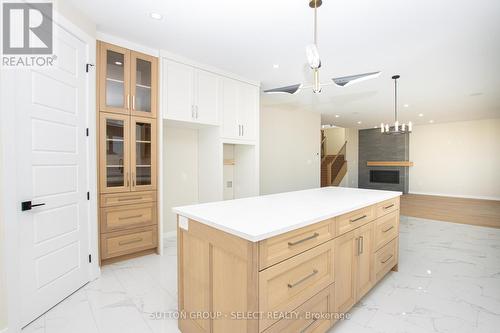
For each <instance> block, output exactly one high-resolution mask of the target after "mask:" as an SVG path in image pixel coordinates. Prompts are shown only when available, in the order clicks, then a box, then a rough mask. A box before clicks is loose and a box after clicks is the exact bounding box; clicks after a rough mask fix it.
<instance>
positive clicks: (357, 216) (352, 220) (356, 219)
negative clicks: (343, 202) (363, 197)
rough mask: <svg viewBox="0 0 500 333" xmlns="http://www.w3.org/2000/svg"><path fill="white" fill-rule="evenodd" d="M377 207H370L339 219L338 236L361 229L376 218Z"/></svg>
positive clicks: (337, 223)
mask: <svg viewBox="0 0 500 333" xmlns="http://www.w3.org/2000/svg"><path fill="white" fill-rule="evenodd" d="M374 208H375V207H373V206H368V207H365V208H361V209H358V210H355V211H352V212H350V213H347V214H344V215H341V216H339V217H337V222H336V225H337V236H340V235H342V234H345V233H346V232H349V231H351V230H354V229H356V228H359V227H361V226H362V225H365V224H367V223H368V222H370V221H373V219H374V218H375V209H374Z"/></svg>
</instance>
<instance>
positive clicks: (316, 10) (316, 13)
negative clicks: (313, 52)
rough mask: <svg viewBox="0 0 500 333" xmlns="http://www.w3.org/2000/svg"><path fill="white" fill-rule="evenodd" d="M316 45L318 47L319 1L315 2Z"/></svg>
mask: <svg viewBox="0 0 500 333" xmlns="http://www.w3.org/2000/svg"><path fill="white" fill-rule="evenodd" d="M314 44H316V46H318V5H317V0H314Z"/></svg>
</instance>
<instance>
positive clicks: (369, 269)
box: [335, 223, 375, 313]
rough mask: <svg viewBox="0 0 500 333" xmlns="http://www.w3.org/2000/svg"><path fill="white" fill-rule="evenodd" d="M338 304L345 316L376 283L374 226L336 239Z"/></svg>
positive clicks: (368, 226)
mask: <svg viewBox="0 0 500 333" xmlns="http://www.w3.org/2000/svg"><path fill="white" fill-rule="evenodd" d="M335 260H336V263H335V265H336V266H335V282H336V285H337V288H338V290H337V292H336V293H335V304H336V305H337V312H339V313H345V312H347V311H349V310H350V309H351V307H352V306H353V305H354V304H355V303H356V302H358V301H359V300H360V299H361V298H362V297H363V296H364V295H365V294H366V293H367V292H368V291H369V290H370V289H371V288H372V287H373V285H374V284H375V276H374V271H373V267H374V263H373V223H368V224H366V225H364V226H362V227H360V228H358V229H356V230H353V231H350V232H348V233H346V234H344V235H342V236H340V237H339V238H337V239H335Z"/></svg>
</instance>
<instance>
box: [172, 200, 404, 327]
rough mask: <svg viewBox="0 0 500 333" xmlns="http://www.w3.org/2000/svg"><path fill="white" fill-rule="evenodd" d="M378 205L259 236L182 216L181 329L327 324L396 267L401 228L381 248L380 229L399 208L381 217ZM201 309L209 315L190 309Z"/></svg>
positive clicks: (395, 219)
mask: <svg viewBox="0 0 500 333" xmlns="http://www.w3.org/2000/svg"><path fill="white" fill-rule="evenodd" d="M398 203H399V201H397V202H396V203H395V204H398ZM390 204H392V203H390ZM384 205H385V206H387V204H386V203H384ZM379 207H382V208H383V205H382V206H381V205H380V204H375V205H372V206H369V207H365V208H362V209H359V210H356V211H353V212H350V213H347V214H344V215H341V216H338V217H335V218H331V219H328V220H324V221H321V222H318V223H315V224H312V225H310V226H307V227H303V228H300V229H296V230H292V231H289V232H287V233H284V234H281V235H278V236H275V237H271V238H268V239H265V240H262V241H259V242H250V241H247V240H245V239H242V238H239V237H237V236H234V235H231V234H229V233H226V232H223V231H220V230H218V229H215V228H212V227H209V226H207V225H205V224H203V223H200V222H197V221H194V220H188V221H187V225H186V224H185V223H183V227H182V228H181V227H179V228H178V253H179V259H178V260H179V261H178V265H179V266H178V283H179V311H181V313H183V314H185V316H184V317H183V318H181V319H180V320H179V329H180V331H181V332H183V333H188V332H189V333H193V332H194V333H209V332H211V333H232V332H241V333H245V332H246V333H275V332H290V333H292V332H293V333H296V332H315V333H325V332H327V331H328V330H329V329H330V327H331V326H332V325H333V324H334V323H335V322H336V319H338V318H339V316H342V314H343V313H346V312H348V311H349V310H350V309H351V308H352V306H353V305H354V304H356V303H357V302H358V301H359V300H360V299H361V298H362V297H363V296H364V295H365V294H366V293H367V292H368V291H369V290H371V289H372V288H373V286H374V285H375V283H377V282H378V281H380V279H382V278H383V277H384V276H385V275H386V274H387V273H388V272H389V271H390V270H391V269H392V270H395V269H397V264H398V254H399V251H398V239H399V238H398V234H397V233H392V232H391V235H392V236H391V237H392V238H390V239H386V238H384V245H382V246H381V247H380V248H378V247H377V246H378V244H380V242H379V240H380V238H378V236H377V235H376V230H383V229H381V227H382V226H387V224H388V223H389V224H391V223H393V224H394V223H395V228H394V229H395V230H398V224H399V210H398V209H396V210H392V211H391V212H390V213H388V214H385V215H382V216H381V217H379V218H376V212H377V210H378V208H379ZM390 208H391V209H392V207H390ZM388 209H389V208H388ZM386 210H387V209H386ZM391 230H392V229H391ZM339 232H340V233H339ZM204 312H206V313H207V314H208V315H211V316H212V317H200V316H195V317H194V318H191V317H190V314H193V313H194V314H196V313H204ZM307 313H309V314H311V313H316V314H317V315H319V316H317V317H311V316H309V317H307V316H306V315H305V314H307ZM214 316H215V317H214Z"/></svg>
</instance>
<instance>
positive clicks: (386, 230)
mask: <svg viewBox="0 0 500 333" xmlns="http://www.w3.org/2000/svg"><path fill="white" fill-rule="evenodd" d="M392 229H394V226H393V225H391V226H390V227H389V228H387V229H385V230H382V232H388V231H389V230H392Z"/></svg>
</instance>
